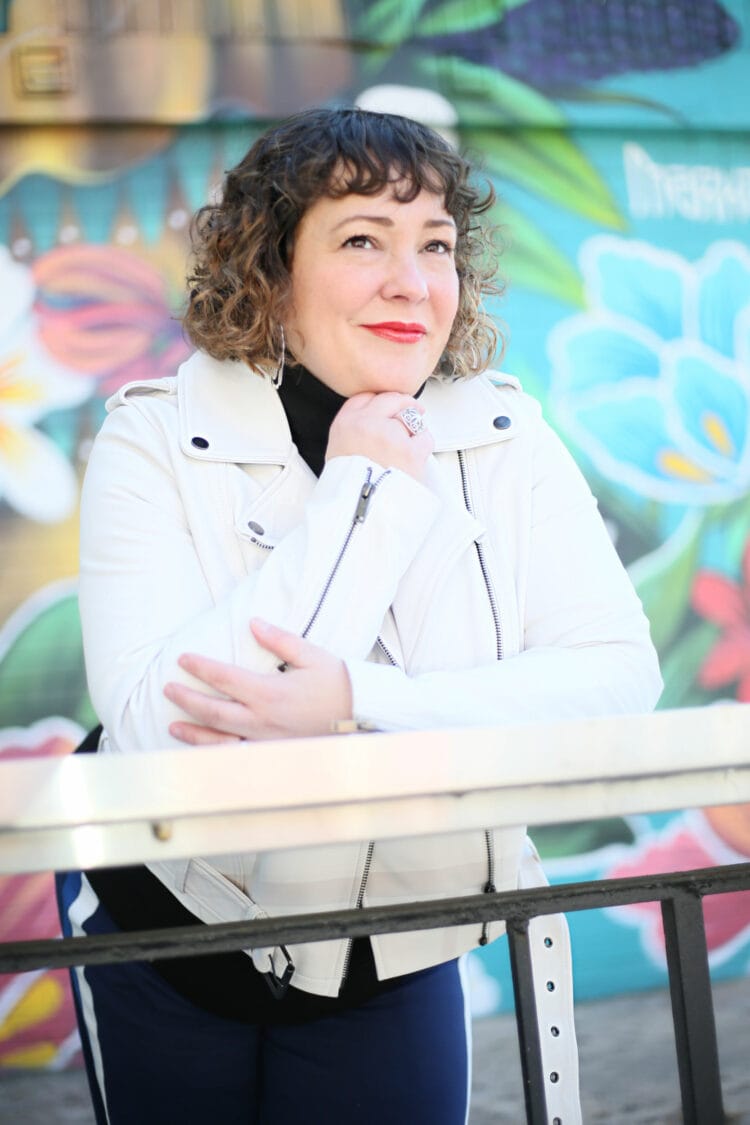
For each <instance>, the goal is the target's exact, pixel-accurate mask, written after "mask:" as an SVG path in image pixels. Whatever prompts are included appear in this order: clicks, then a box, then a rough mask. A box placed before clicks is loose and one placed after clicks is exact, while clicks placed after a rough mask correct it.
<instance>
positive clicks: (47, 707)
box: [0, 594, 93, 727]
mask: <svg viewBox="0 0 750 1125" xmlns="http://www.w3.org/2000/svg"><path fill="white" fill-rule="evenodd" d="M49 715H61V716H63V717H64V718H68V719H73V720H75V722H78V723H80V724H81V726H84V727H88V726H93V712H92V709H91V705H90V703H89V700H88V693H87V690H86V675H85V671H84V666H83V645H82V641H81V625H80V620H79V617H78V599H77V598H76V597H75V595H73V594H69V595H67V596H65V597H62V598H60V599H59V600H57V601H55V602H53V603H52V604H51V605H48V606H46V607H45V608H44V609H43V610H42V611H41V612H40V613H39V614H38V616H36V617H34V618H33V619H32V620H31V621H30V622H29V623H28V625H26V627H25V628H24V629H23V630H22V631H21V632H20V633H19V634H18V636H17V637H16V638H15V640H13V641H12V643H11V645H10V648H9V649H8V650H7V652H6V653H5V655H4V657H3V659H2V661H1V662H0V726H2V727H10V726H29V725H30V724H31V723H34V722H36V721H37V720H38V719H43V718H46V717H47V716H49Z"/></svg>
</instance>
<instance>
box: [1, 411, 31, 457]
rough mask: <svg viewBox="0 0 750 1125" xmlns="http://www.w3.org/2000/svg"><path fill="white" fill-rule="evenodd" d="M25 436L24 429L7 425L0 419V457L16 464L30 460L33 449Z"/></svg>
mask: <svg viewBox="0 0 750 1125" xmlns="http://www.w3.org/2000/svg"><path fill="white" fill-rule="evenodd" d="M24 437H25V434H23V433H22V431H20V430H17V429H14V428H13V427H12V426H6V425H5V424H4V423H3V421H2V419H0V457H2V459H3V460H4V461H9V462H11V463H12V464H14V465H15V466H19V465H21V464H22V463H23V462H25V461H28V460H29V457H30V455H31V453H32V450H31V447H30V445H29V443H28V442H27V441H24Z"/></svg>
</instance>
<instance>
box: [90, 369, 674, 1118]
mask: <svg viewBox="0 0 750 1125" xmlns="http://www.w3.org/2000/svg"><path fill="white" fill-rule="evenodd" d="M498 384H499V385H498ZM421 402H422V403H423V405H424V406H425V408H426V415H425V417H426V421H427V424H428V425H429V427H430V430H431V432H432V433H433V435H434V437H435V453H434V455H433V456H432V457H431V458H430V462H429V466H428V473H427V476H426V480H425V483H419V482H417V481H415V480H414V479H412V478H411V477H409V476H408V475H406V474H404V473H402V472H400V471H398V470H388V469H386V468H383V467H382V466H380V465H378V464H376V463H373V462H371V461H370V460H368V459H367V458H366V457H361V456H351V457H338V458H334V459H333V460H331V461H329V462H328V463H327V464H326V466H325V468H324V470H323V472H322V474H321V476H320V478H319V479H316V477H315V476H314V474H313V473H312V472H311V470H310V469H309V468H308V466H307V465H306V464H305V462H304V461H303V460H302V458H301V457H300V455H299V454H298V452H297V450H296V448H295V447H294V445H293V443H292V439H291V436H290V432H289V427H288V425H287V422H286V417H285V414H284V411H283V408H282V405H281V402H280V400H279V398H278V395H277V393H276V391H275V389H274V387H273V386H272V384H271V381H270V380H269V379H268V378H267V377H265V376H262V375H259V374H258V373H256V372H253V371H251V370H249V369H248V368H247V367H246V366H245V365H243V364H240V363H232V362H218V361H216V360H213V359H211V358H209V357H207V356H206V355H204V354H201V353H196V354H195V355H193V356H192V357H191V358H190V359H189V360H188V361H187V362H186V363H185V364H183V366H182V367H181V368H180V370H179V372H178V374H177V375H176V376H175V377H172V378H167V379H161V380H157V381H153V382H141V383H133V384H130V385H128V386H125V387H123V388H122V389H121V390H120V391H118V392H117V394H115V395H114V396H113V397H112V398H111V399H110V400H109V402H108V404H107V407H108V410H109V416H108V418H107V419H106V421H105V423H104V426H103V428H102V430H101V433H100V434H99V436H98V437H97V439H96V441H95V443H94V448H93V451H92V454H91V458H90V462H89V466H88V470H87V474H86V479H85V483H84V489H83V498H82V511H81V521H82V524H81V577H80V605H81V617H82V623H83V632H84V649H85V655H86V665H87V672H88V679H89V688H90V693H91V698H92V702H93V704H94V707H95V709H96V711H97V713H98V715H99V717H100V719H101V721H102V723H103V724H104V728H105V731H106V737H105V739H104V740H103V746H102V749H106V750H107V751H108V752H115V753H130V752H138V751H147V750H150V749H153V748H157V747H165V746H169V745H179V744H177V743H175V740H174V739H172V738H171V736H170V735H169V732H168V724H169V723H170V722H171V721H173V720H174V719H176V718H178V717H181V716H180V715H179V714H178V711H177V709H176V708H175V707H174V705H173V704H171V703H170V702H169V701H168V700H167V699H165V697H164V695H163V691H162V689H163V686H164V684H165V683H166V682H167V681H168V680H178V679H182V680H186V679H189V677H188V676H187V674H186V673H185V672H183V671H182V670H181V669H180V667H179V665H178V664H177V658H178V656H179V655H180V654H181V653H182V652H185V651H192V652H201V653H204V654H206V655H208V656H213V657H216V658H217V659H221V660H225V661H232V662H236V663H239V664H242V665H245V666H247V667H250V668H253V669H256V670H271V669H272V668H273V667H274V661H273V658H272V657H271V656H270V654H269V653H267V652H265V651H264V650H262V649H261V648H260V647H259V646H257V644H256V643H255V641H254V639H253V637H252V634H251V633H250V630H249V629H248V622H249V620H250V618H251V617H253V616H254V615H258V616H261V617H263V618H265V619H266V620H268V621H271V622H273V623H274V624H277V625H280V626H282V627H284V628H286V629H289V630H292V631H294V632H297V633H299V634H302V635H304V636H306V637H308V638H309V639H310V640H311V641H313V642H314V643H316V644H320V645H323V646H325V647H326V648H328V649H330V650H331V651H333V652H335V653H336V654H338V655H339V656H341V657H342V658H343V659H344V660H345V661H346V664H347V667H348V670H349V674H350V678H351V683H352V690H353V700H354V714H355V718H357V719H358V720H361V721H362V722H366V723H368V724H370V725H372V726H374V727H377V728H378V729H381V730H387V731H388V730H404V729H417V728H429V727H433V728H434V727H439V726H445V725H460V726H469V725H482V726H491V725H498V724H503V723H517V722H520V721H524V720H527V719H528V720H538V719H547V720H554V719H557V718H565V717H571V718H572V717H583V716H594V715H602V714H612V713H627V712H642V711H647V710H650V709H651V708H652V707H653V706H654V704H655V702H656V700H657V698H658V695H659V692H660V690H661V680H660V676H659V671H658V665H657V660H656V655H655V652H654V649H653V646H652V644H651V641H650V637H649V628H648V623H647V621H646V619H645V617H644V615H643V612H642V608H641V606H640V603H639V601H638V598H637V596H636V594H635V593H634V591H633V588H632V586H631V584H630V581H629V579H628V577H627V575H626V573H625V571H624V569H623V567H622V565H621V563H620V561H619V559H618V557H617V555H616V552H615V550H614V548H613V546H612V544H611V542H610V539H609V536H608V534H607V531H606V529H605V527H604V525H603V522H602V520H601V518H600V516H599V514H598V511H597V508H596V502H595V500H594V498H593V497H592V495H591V492H590V490H589V488H588V486H587V484H586V483H585V481H584V479H583V477H582V476H581V474H580V472H579V471H578V469H577V468H576V466H575V465H574V463H573V461H572V459H571V457H570V456H569V454H568V453H567V452H566V450H565V449H564V447H563V445H562V443H561V442H560V441H559V439H558V438H557V437H556V436H555V434H554V433H553V432H552V430H551V429H550V428H549V427H548V426H547V425H546V424H545V422H544V421H543V420H542V418H541V413H540V410H539V407H538V405H537V404H536V403H535V401H534V400H532V399H530V398H529V397H528V396H526V395H525V394H523V392H522V391H521V390H520V389H519V388H518V385H517V383H516V382H515V381H514V380H512V379H509V378H508V377H506V376H503V375H500V374H492V373H490V374H486V375H482V376H478V377H476V378H474V379H471V380H467V381H461V382H456V383H442V382H438V381H436V380H433V379H431V380H429V381H428V384H427V386H426V387H425V389H424V392H423V395H422V398H421ZM524 840H525V830H524V828H522V827H519V828H517V829H500V830H493V828H492V826H491V825H489V826H488V827H487V831H486V832H468V833H462V834H451V835H446V836H431V837H428V838H425V837H418V838H411V839H404V840H387V841H382V842H381V841H378V842H376V843H375V844H374V845H373V844H372V843H367V842H364V843H362V844H361V845H351V846H350V845H341V846H335V847H334V846H331V847H316V848H310V849H306V850H304V851H302V850H292V851H290V850H284V851H278V852H270V853H266V854H235V855H226V856H220V857H212V858H210V859H201V858H196V859H193V860H189V861H187V860H186V861H185V862H184V863H183V862H170V863H165V864H155V865H154V867H153V870H154V871H155V873H156V874H157V875H158V876H159V877H160V878H161V879H162V880H163V881H164V882H165V883H166V884H167V885H168V886H169V887H170V889H171V890H172V891H173V893H175V894H176V895H177V897H178V898H179V899H180V900H181V901H182V902H183V903H184V904H185V905H186V906H187V907H188V909H190V910H191V911H192V912H193V913H195V914H196V915H198V916H199V917H201V918H203V919H204V920H205V921H231V920H235V919H240V918H246V917H252V916H257V915H258V914H270V915H282V914H288V913H289V914H291V913H298V912H305V911H309V910H312V909H316V910H317V909H320V910H323V909H337V908H345V907H351V906H354V905H356V904H358V903H364V904H365V905H377V904H380V903H387V902H396V901H410V900H411V901H414V900H419V899H428V898H434V897H438V896H440V895H445V896H450V895H459V894H475V893H478V892H480V891H481V890H482V889H483V888H485V887H486V886H487V885H488V883H489V884H491V885H493V886H495V887H496V888H497V889H498V890H504V889H509V888H513V887H516V886H518V884H519V878H525V881H527V882H528V881H529V880H530V876H529V875H528V870H529V866H528V864H529V863H531V865H532V867H533V866H534V864H535V863H536V861H535V860H533V858H532V859H531V860H530V861H528V862H527V865H526V867H527V871H526V876H523V875H521V876H520V875H519V869H520V862H521V856H522V851H523V848H524ZM537 870H538V868H537ZM539 878H542V876H541V874H539ZM536 881H538V879H537V880H536ZM502 928H503V927H502V924H500V923H497V924H493V925H492V926H491V927H490V937H493V936H496V935H497V934H499V933H500V932H502ZM481 930H482V927H481V926H462V927H454V928H449V929H443V930H435V931H427V932H425V931H422V932H419V933H414V934H393V935H382V936H381V935H378V936H374V937H373V938H372V945H373V952H374V957H375V963H376V967H377V971H378V974H379V976H381V977H388V976H394V975H397V974H402V973H405V972H410V971H413V970H415V969H418V968H423V967H426V966H427V965H430V964H435V963H438V962H441V961H445V960H447V959H449V958H452V957H455V956H457V955H459V954H460V953H462V952H465V951H466V950H468V949H471V948H472V947H475V946H476V945H477V944H478V942H479V941H480V939H481V936H482V934H481ZM346 955H347V943H346V942H344V941H331V942H324V943H316V944H311V945H307V946H300V947H296V948H295V949H294V950H293V956H294V962H295V966H296V970H295V975H294V980H293V983H294V984H295V985H296V986H297V987H299V988H302V989H305V990H307V991H310V992H315V993H320V994H323V995H335V994H336V993H337V991H338V989H339V986H340V982H341V978H342V973H343V971H344V968H345V964H346ZM267 957H268V951H256V953H255V954H254V958H255V959H256V963H258V965H259V967H261V968H263V969H264V970H265V969H267V968H268V965H267ZM278 968H279V970H280V969H281V968H282V965H281V964H279V965H278ZM568 1119H569V1118H568Z"/></svg>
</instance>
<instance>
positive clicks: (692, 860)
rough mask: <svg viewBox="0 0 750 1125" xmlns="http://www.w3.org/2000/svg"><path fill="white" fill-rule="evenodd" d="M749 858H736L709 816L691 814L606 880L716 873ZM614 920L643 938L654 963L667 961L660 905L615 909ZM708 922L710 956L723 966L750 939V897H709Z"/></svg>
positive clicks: (705, 912)
mask: <svg viewBox="0 0 750 1125" xmlns="http://www.w3.org/2000/svg"><path fill="white" fill-rule="evenodd" d="M744 858H745V857H744V856H741V855H737V856H732V855H730V854H728V849H727V848H726V847H725V845H724V843H723V841H720V840H718V839H716V838H715V837H714V834H713V831H712V826H711V824H710V823H709V821H708V820H707V819H706V818H705V817H704V815H703V813H695V814H691V817H690V818H689V819H688V820H687V821H686V820H684V819H683V820H680V821H679V822H678V824H677V826H676V827H675V826H674V824H670V825H668V826H667V827H666V828H665V829H664V830H663V831H662V832H661V833H659V834H658V835H657V836H655V837H653V838H651V839H649V840H646V841H645V842H644V844H643V845H642V847H640V848H639V849H636V850H635V851H634V853H633V852H631V853H630V854H629V855H628V858H627V859H625V860H623V861H622V862H621V863H618V864H616V865H615V866H614V867H613V868H612V869H611V870H610V871H608V872H607V875H606V877H607V878H612V879H625V878H630V877H631V876H634V875H661V874H665V873H668V872H672V871H689V870H691V869H693V868H701V867H715V866H719V865H721V864H725V863H727V862H731V861H732V860H733V859H734V861H735V862H739V861H740V860H742V859H744ZM614 917H618V918H624V919H626V920H627V921H628V922H630V923H632V924H633V925H636V926H637V927H638V928H639V929H640V930H641V932H642V936H643V942H644V945H645V947H646V949H647V950H648V952H649V953H650V954H651V956H652V957H653V958H654V960H656V961H658V962H660V963H663V961H664V931H663V928H662V921H661V906H660V904H659V903H658V902H641V903H634V904H632V905H629V906H621V907H616V908H615V913H614ZM703 917H704V920H705V927H706V943H707V945H708V950H709V953H712V954H714V955H715V956H716V957H718V959H719V960H721V959H722V956H726V955H729V954H731V953H732V952H734V950H735V949H736V948H737V946H738V944H741V943H743V942H744V941H746V940H747V939H750V891H733V892H730V893H728V894H720V895H706V896H705V897H704V899H703Z"/></svg>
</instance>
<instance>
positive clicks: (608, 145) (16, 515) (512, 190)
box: [0, 0, 750, 1067]
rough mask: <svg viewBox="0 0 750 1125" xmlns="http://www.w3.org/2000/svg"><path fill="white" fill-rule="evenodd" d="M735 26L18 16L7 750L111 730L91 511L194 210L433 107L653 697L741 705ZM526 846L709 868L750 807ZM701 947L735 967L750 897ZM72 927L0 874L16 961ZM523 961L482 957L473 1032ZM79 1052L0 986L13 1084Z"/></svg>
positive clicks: (2, 305)
mask: <svg viewBox="0 0 750 1125" xmlns="http://www.w3.org/2000/svg"><path fill="white" fill-rule="evenodd" d="M269 7H273V19H272V22H273V24H274V26H270V24H269V22H268V21H269V20H270V19H271V17H269V16H268V15H267V13H266V9H267V8H269ZM264 13H265V14H264ZM749 35H750V9H749V8H748V5H747V4H746V3H745V0H724V2H723V3H714V2H711V0H669V2H667V0H639V2H635V0H608V2H607V3H606V4H602V3H600V2H599V0H568V2H566V3H563V2H562V0H506V2H501V0H492V2H490V0H473V2H472V0H466V2H454V0H421V2H420V0H398V2H395V0H376V2H370V3H366V2H365V0H348V2H347V3H343V4H342V3H339V2H338V0H319V2H317V3H315V2H313V3H303V2H302V0H300V2H299V3H295V2H294V0H286V2H285V3H279V4H278V5H275V6H268V5H266V6H263V5H255V4H252V3H247V4H231V3H228V2H227V3H213V4H205V5H202V4H200V3H191V4H185V5H182V4H180V5H177V4H171V3H167V2H166V0H165V2H162V3H159V2H157V0H154V2H153V3H140V4H124V3H118V2H116V0H111V2H102V3H101V4H99V5H81V4H76V3H73V2H70V3H66V2H64V0H60V2H57V3H49V4H45V3H35V4H30V3H13V2H6V3H4V4H3V3H0V292H1V293H2V298H3V299H2V302H0V566H1V567H2V582H1V583H0V759H2V758H8V757H12V756H19V755H42V754H61V753H67V752H69V751H70V750H71V749H72V748H73V746H74V745H75V744H76V742H77V741H78V740H79V738H80V737H81V736H82V734H83V733H84V732H85V730H86V729H87V728H88V727H89V726H90V725H91V724H92V723H93V721H94V716H93V715H92V712H91V707H90V704H89V701H88V698H87V694H86V688H85V681H84V675H83V665H82V657H81V642H80V632H79V625H78V616H77V605H76V571H77V542H76V540H77V506H78V497H79V491H80V485H81V479H82V474H83V471H84V468H85V463H86V457H87V452H88V449H89V448H90V443H91V441H92V438H93V436H94V434H95V433H96V431H97V429H98V427H99V425H100V423H101V420H102V417H103V414H104V402H105V400H106V398H107V396H108V395H109V394H111V393H112V391H114V390H115V389H116V388H118V387H119V386H121V385H122V384H123V383H125V382H127V381H128V380H130V379H141V378H149V377H157V376H161V375H164V374H167V373H170V372H172V371H174V369H175V367H176V366H177V364H179V363H180V362H181V360H182V359H183V358H185V356H186V355H187V354H188V346H187V345H186V343H185V341H184V339H183V337H182V334H181V331H180V327H179V324H178V322H177V320H176V319H175V314H176V313H177V312H178V311H179V308H180V303H181V300H182V291H183V285H184V277H185V259H186V253H187V248H188V226H189V217H190V214H191V213H192V212H193V211H194V210H195V209H196V208H197V207H198V206H199V205H200V204H201V203H202V202H204V201H205V199H206V198H207V197H208V196H209V195H210V194H211V192H212V191H214V190H215V188H216V186H217V185H218V184H219V183H220V181H221V177H222V174H223V172H224V170H225V169H227V168H229V167H230V166H231V165H232V164H233V163H234V162H235V161H236V160H237V159H238V158H239V157H240V156H241V155H242V154H243V153H244V151H245V150H246V149H247V147H248V146H249V145H250V143H251V142H252V140H253V139H254V137H255V136H256V135H257V133H258V132H259V131H260V130H261V129H262V128H263V127H264V125H265V124H266V123H267V122H268V121H269V120H272V119H273V118H274V117H278V116H282V115H284V114H286V113H288V112H291V111H293V110H295V109H297V108H302V107H303V106H305V105H309V104H311V103H328V104H350V103H352V102H358V103H360V104H362V105H365V106H368V107H371V108H382V109H389V110H396V111H397V112H403V113H407V114H411V115H412V116H416V117H420V118H422V119H423V120H426V121H428V122H429V123H431V124H433V125H435V126H436V127H438V128H440V129H441V130H443V131H444V132H445V133H446V135H449V136H450V137H452V138H453V139H454V141H455V143H456V144H457V145H459V146H460V147H461V148H462V149H465V150H466V151H468V152H470V153H471V154H472V155H473V156H474V157H476V158H477V160H478V161H479V163H480V164H481V165H482V166H483V168H484V170H485V174H486V175H488V176H490V177H491V178H492V180H493V182H494V183H495V186H496V188H497V190H498V196H499V202H498V204H497V207H496V211H495V214H494V216H493V217H494V219H495V220H496V221H497V222H498V223H499V224H500V226H501V234H502V242H503V245H504V254H503V258H502V270H503V275H504V278H505V282H506V288H505V293H504V295H503V297H502V298H500V299H498V301H497V303H496V305H495V306H494V307H493V310H492V311H493V314H495V315H496V316H497V319H498V321H499V322H500V323H501V325H502V328H503V332H504V335H505V338H506V345H507V346H506V354H505V357H504V360H503V364H504V367H505V369H506V370H508V371H511V372H513V373H514V374H516V375H518V376H519V377H520V378H521V380H522V382H523V384H524V386H525V388H526V389H527V390H528V391H530V392H531V393H532V394H535V395H536V396H538V397H539V399H540V400H541V402H542V405H543V407H544V411H545V414H546V416H547V418H548V419H549V421H550V422H551V423H552V424H553V425H554V426H555V427H556V429H557V430H558V431H559V432H560V434H561V435H562V436H563V438H564V439H565V441H566V442H567V443H568V445H569V447H570V448H571V449H572V451H573V452H574V453H575V455H576V457H577V459H578V460H579V463H580V464H581V465H582V467H583V469H584V471H585V472H586V474H587V476H588V478H589V480H590V482H591V485H592V487H593V489H594V491H595V492H596V494H597V496H598V498H599V501H600V506H601V508H602V511H603V513H604V515H605V518H606V519H607V522H608V525H609V527H610V529H611V533H612V536H613V538H614V539H615V542H616V544H617V547H618V550H619V551H620V553H621V556H622V558H623V560H624V561H625V563H626V564H627V565H628V567H629V568H630V570H631V574H632V576H633V579H634V581H635V582H636V584H637V587H638V589H639V592H640V594H641V597H642V599H643V601H644V604H645V606H646V609H647V611H648V613H649V616H650V619H651V623H652V629H653V635H654V639H655V641H656V644H657V646H658V648H659V652H660V655H661V660H662V665H663V672H664V678H665V682H666V689H665V694H664V698H663V701H662V706H664V707H682V706H696V705H706V706H709V705H711V703H712V702H714V701H716V700H727V699H733V700H734V699H736V700H739V701H743V702H747V701H750V492H749V485H750V249H749V248H748V231H750V47H749V46H748V36H749ZM136 73H137V74H138V75H139V78H138V81H137V82H133V81H132V78H133V75H134V74H136ZM186 76H189V80H187V79H186ZM603 752H606V748H603ZM675 752H676V754H679V748H678V747H676V748H675ZM535 835H536V837H537V839H538V842H539V843H540V845H541V848H542V850H543V852H544V854H545V856H546V857H547V860H548V864H549V868H550V870H551V872H552V874H553V877H554V878H559V879H567V878H571V877H598V876H607V875H616V874H625V873H628V874H630V873H634V872H652V871H657V870H669V869H675V868H680V867H692V866H704V865H710V864H713V863H721V862H733V861H737V860H743V859H747V858H748V857H750V808H749V807H739V808H733V809H720V808H718V809H706V810H703V811H695V810H684V811H677V812H675V813H672V814H663V815H659V816H651V817H646V816H644V817H637V818H628V819H623V820H610V821H596V822H586V823H581V824H576V825H567V826H564V827H554V826H539V828H538V829H537V832H536V833H535ZM707 927H708V940H709V946H710V950H711V957H712V965H713V967H714V970H715V973H716V974H717V975H725V976H732V975H739V974H746V973H747V972H748V970H749V969H750V895H748V894H737V895H732V896H722V897H721V898H712V899H709V900H708V902H707ZM572 928H573V940H574V951H578V952H579V957H578V964H577V980H578V994H579V996H581V997H582V998H585V997H591V996H597V995H605V994H608V993H612V992H617V991H621V990H625V989H634V988H643V987H649V986H652V985H663V984H664V982H665V980H666V971H665V965H664V957H663V949H662V938H661V933H660V930H659V920H658V912H655V911H654V910H652V909H651V908H650V907H647V906H643V907H638V908H635V907H634V908H619V909H618V910H616V911H610V912H595V913H593V914H590V915H582V914H581V915H576V916H575V917H574V918H573V919H572ZM55 933H57V921H56V916H55V910H54V904H53V901H52V891H51V880H50V878H49V877H48V876H45V875H40V876H34V877H29V878H22V877H16V878H11V879H0V934H1V935H2V939H5V940H8V939H10V938H12V937H21V936H25V937H41V936H51V935H53V934H55ZM505 958H506V952H505V950H504V948H503V946H502V944H498V945H496V946H493V947H489V948H488V949H486V950H483V951H482V952H481V954H480V953H478V954H476V955H472V959H471V968H472V979H473V985H474V994H475V995H474V1001H475V1011H476V1012H477V1014H483V1013H487V1012H491V1011H495V1010H497V1009H498V1008H499V1007H502V1006H505V1005H507V1002H508V996H509V983H508V975H507V968H506V965H505ZM77 1050H78V1045H77V1038H76V1034H75V1031H74V1028H73V1019H72V1010H71V1004H70V999H69V994H68V991H67V985H66V981H65V977H64V975H63V974H60V973H41V974H26V975H23V976H17V977H12V978H7V977H5V978H0V1066H6V1067H9V1066H52V1067H62V1066H66V1065H69V1064H70V1063H71V1062H75V1061H76V1059H77Z"/></svg>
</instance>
